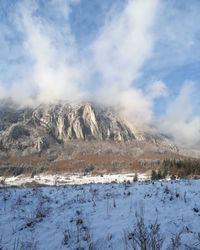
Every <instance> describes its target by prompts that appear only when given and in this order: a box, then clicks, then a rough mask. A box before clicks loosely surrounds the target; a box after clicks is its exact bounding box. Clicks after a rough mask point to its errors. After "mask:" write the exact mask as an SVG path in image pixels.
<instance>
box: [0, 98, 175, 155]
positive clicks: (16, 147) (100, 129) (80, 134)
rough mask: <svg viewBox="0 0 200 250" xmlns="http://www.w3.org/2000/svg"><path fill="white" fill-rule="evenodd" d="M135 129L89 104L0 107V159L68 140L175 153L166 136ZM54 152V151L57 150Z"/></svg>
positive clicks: (6, 104)
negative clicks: (156, 148)
mask: <svg viewBox="0 0 200 250" xmlns="http://www.w3.org/2000/svg"><path fill="white" fill-rule="evenodd" d="M152 131H153V130H149V129H148V130H146V129H144V128H142V127H138V126H136V125H135V124H133V123H132V122H130V121H128V120H126V119H124V118H122V115H120V114H119V113H118V112H117V111H116V110H114V109H113V108H102V107H99V106H97V105H94V104H91V103H82V104H78V105H77V104H69V103H66V102H59V103H57V104H49V105H47V104H45V105H39V106H38V107H36V108H30V107H29V108H20V107H19V106H17V105H16V104H13V103H12V102H10V103H9V102H4V103H1V105H0V156H2V155H5V154H7V155H8V154H9V155H12V156H13V155H15V154H23V155H28V154H37V153H42V152H46V151H47V150H49V149H51V148H54V149H56V148H57V149H59V150H62V149H60V148H61V147H63V146H64V145H68V144H69V143H70V142H71V141H76V143H77V144H79V143H81V142H83V141H84V142H88V143H89V144H90V142H91V144H92V143H93V144H94V142H96V143H97V142H111V143H113V144H116V143H121V145H123V144H124V145H125V144H127V142H133V143H136V142H138V143H139V142H141V143H149V142H151V143H152V144H153V145H158V144H159V145H158V146H159V147H160V148H162V147H163V146H164V147H165V149H166V148H167V149H169V150H172V149H173V150H175V149H176V147H175V146H174V144H173V143H172V141H170V140H169V139H168V138H167V137H166V136H163V135H160V134H158V133H155V132H154V133H153V132H152ZM57 151H58V150H57Z"/></svg>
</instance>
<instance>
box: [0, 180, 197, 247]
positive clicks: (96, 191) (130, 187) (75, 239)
mask: <svg viewBox="0 0 200 250" xmlns="http://www.w3.org/2000/svg"><path fill="white" fill-rule="evenodd" d="M141 217H142V218H143V219H144V223H145V225H146V226H147V232H151V229H150V227H148V226H150V225H151V224H154V226H155V222H156V223H157V224H160V226H159V227H160V232H159V233H160V236H159V237H158V239H164V242H163V245H162V247H161V248H160V249H200V245H198V244H199V243H200V241H199V240H200V239H199V238H200V181H176V182H175V181H174V182H171V181H163V182H155V183H151V182H137V183H120V184H114V183H110V184H87V185H68V186H59V187H41V188H21V189H20V188H1V189H0V249H32V250H33V249H44V250H51V249H55V250H56V249H104V250H105V249H116V250H117V249H120V250H121V249H134V248H133V246H132V248H131V243H132V242H133V230H134V228H137V227H135V223H136V221H137V220H139V219H140V218H141ZM151 228H152V227H151ZM187 245H189V246H190V247H191V248H188V247H187ZM135 249H141V248H135ZM148 249H153V248H148ZM155 249H159V248H155Z"/></svg>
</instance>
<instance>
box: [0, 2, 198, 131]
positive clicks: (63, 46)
mask: <svg viewBox="0 0 200 250" xmlns="http://www.w3.org/2000/svg"><path fill="white" fill-rule="evenodd" d="M199 11H200V1H199V0H190V1H186V0H179V1H177V0H149V1H144V0H141V1H139V0H115V1H114V0H92V1H91V0H48V1H46V0H35V1H34V0H32V1H31V0H30V1H29V0H28V1H21V0H15V1H14V0H0V20H1V22H0V31H1V32H0V45H1V50H0V98H4V97H8V96H11V97H13V98H15V99H17V101H21V100H23V101H24V103H25V104H27V103H29V101H30V100H29V99H30V97H31V98H33V97H34V98H35V99H34V102H35V100H37V101H38V102H47V101H49V100H51V101H52V100H54V99H55V100H57V99H67V100H70V101H71V100H72V101H74V100H75V101H77V100H87V99H92V100H93V99H94V100H95V101H97V102H100V103H101V102H103V103H104V104H106V105H119V106H120V107H121V108H122V109H125V110H126V111H127V114H130V116H132V117H138V118H139V119H143V120H145V121H147V122H149V121H152V120H155V119H161V120H162V119H168V120H170V119H171V122H173V119H172V117H174V115H173V114H172V113H173V112H172V110H176V112H180V110H181V109H180V107H178V105H180V103H184V102H183V101H180V99H181V98H185V100H190V101H186V103H187V104H188V105H189V108H188V109H189V110H190V112H188V114H187V115H186V116H185V115H184V116H183V117H181V118H180V121H182V122H183V123H185V124H188V119H189V120H190V121H191V124H190V127H192V128H193V127H194V125H193V123H192V121H193V120H195V122H196V119H199V114H200V111H199V100H198V98H199V95H200V84H199V80H200V70H199V69H200V26H199V23H200V15H199ZM187 88H188V90H189V91H186V90H185V89H187ZM185 92H187V93H188V94H186V93H185ZM28 100H29V101H28ZM174 105H176V107H175V106H174ZM182 108H183V109H184V107H182ZM141 114H142V115H141ZM175 116H176V115H175ZM166 126H168V125H166ZM195 126H196V125H195ZM184 128H185V127H184ZM188 129H189V128H188ZM195 135H196V134H195Z"/></svg>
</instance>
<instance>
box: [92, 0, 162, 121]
mask: <svg viewBox="0 0 200 250" xmlns="http://www.w3.org/2000/svg"><path fill="white" fill-rule="evenodd" d="M158 5H159V1H158V0H149V1H140V0H136V1H133V0H129V1H128V2H127V4H126V6H125V8H124V9H123V10H122V11H121V12H119V13H115V14H114V16H113V17H112V18H111V20H110V21H108V22H106V23H105V26H104V27H103V28H102V30H101V31H100V34H99V36H98V37H97V39H96V41H95V42H94V43H93V45H92V51H93V54H94V66H95V67H96V70H97V72H99V73H100V75H101V78H102V79H101V80H102V84H101V87H100V88H99V89H98V94H97V99H100V101H101V100H103V101H105V102H106V103H107V104H110V105H113V104H114V105H115V104H118V105H120V106H121V107H122V108H124V110H129V111H130V110H132V115H131V116H132V117H134V115H135V114H136V113H137V114H138V115H137V116H136V117H134V119H137V118H139V117H140V118H141V117H143V118H144V116H145V121H148V122H149V121H150V120H151V114H152V110H151V106H152V104H151V100H150V99H149V98H147V96H145V94H144V93H143V92H142V90H140V89H136V88H135V87H132V86H133V82H134V80H135V79H136V78H137V77H138V76H139V74H140V70H141V67H142V66H143V64H144V63H145V62H146V61H147V60H148V59H149V58H150V57H151V55H152V52H153V45H154V35H153V31H152V29H153V26H154V22H155V18H156V11H157V9H158ZM129 113H130V112H129ZM139 114H148V115H139Z"/></svg>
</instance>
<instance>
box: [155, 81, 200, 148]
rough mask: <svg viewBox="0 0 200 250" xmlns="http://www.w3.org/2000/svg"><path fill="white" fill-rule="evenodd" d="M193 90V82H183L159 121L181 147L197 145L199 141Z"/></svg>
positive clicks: (199, 129) (198, 117)
mask: <svg viewBox="0 0 200 250" xmlns="http://www.w3.org/2000/svg"><path fill="white" fill-rule="evenodd" d="M195 90H196V89H195V84H194V83H193V82H185V83H184V85H183V86H182V88H181V90H180V93H179V95H178V96H177V97H176V99H175V100H174V101H173V102H172V103H171V104H170V105H169V106H168V109H167V113H166V115H165V117H163V118H162V120H161V123H160V127H161V128H162V130H163V132H165V133H168V134H171V135H172V136H173V137H174V139H175V141H176V142H177V143H178V144H179V145H180V146H182V147H194V146H199V143H200V116H198V115H196V108H197V106H198V102H197V101H198V100H197V99H196V97H195Z"/></svg>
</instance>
